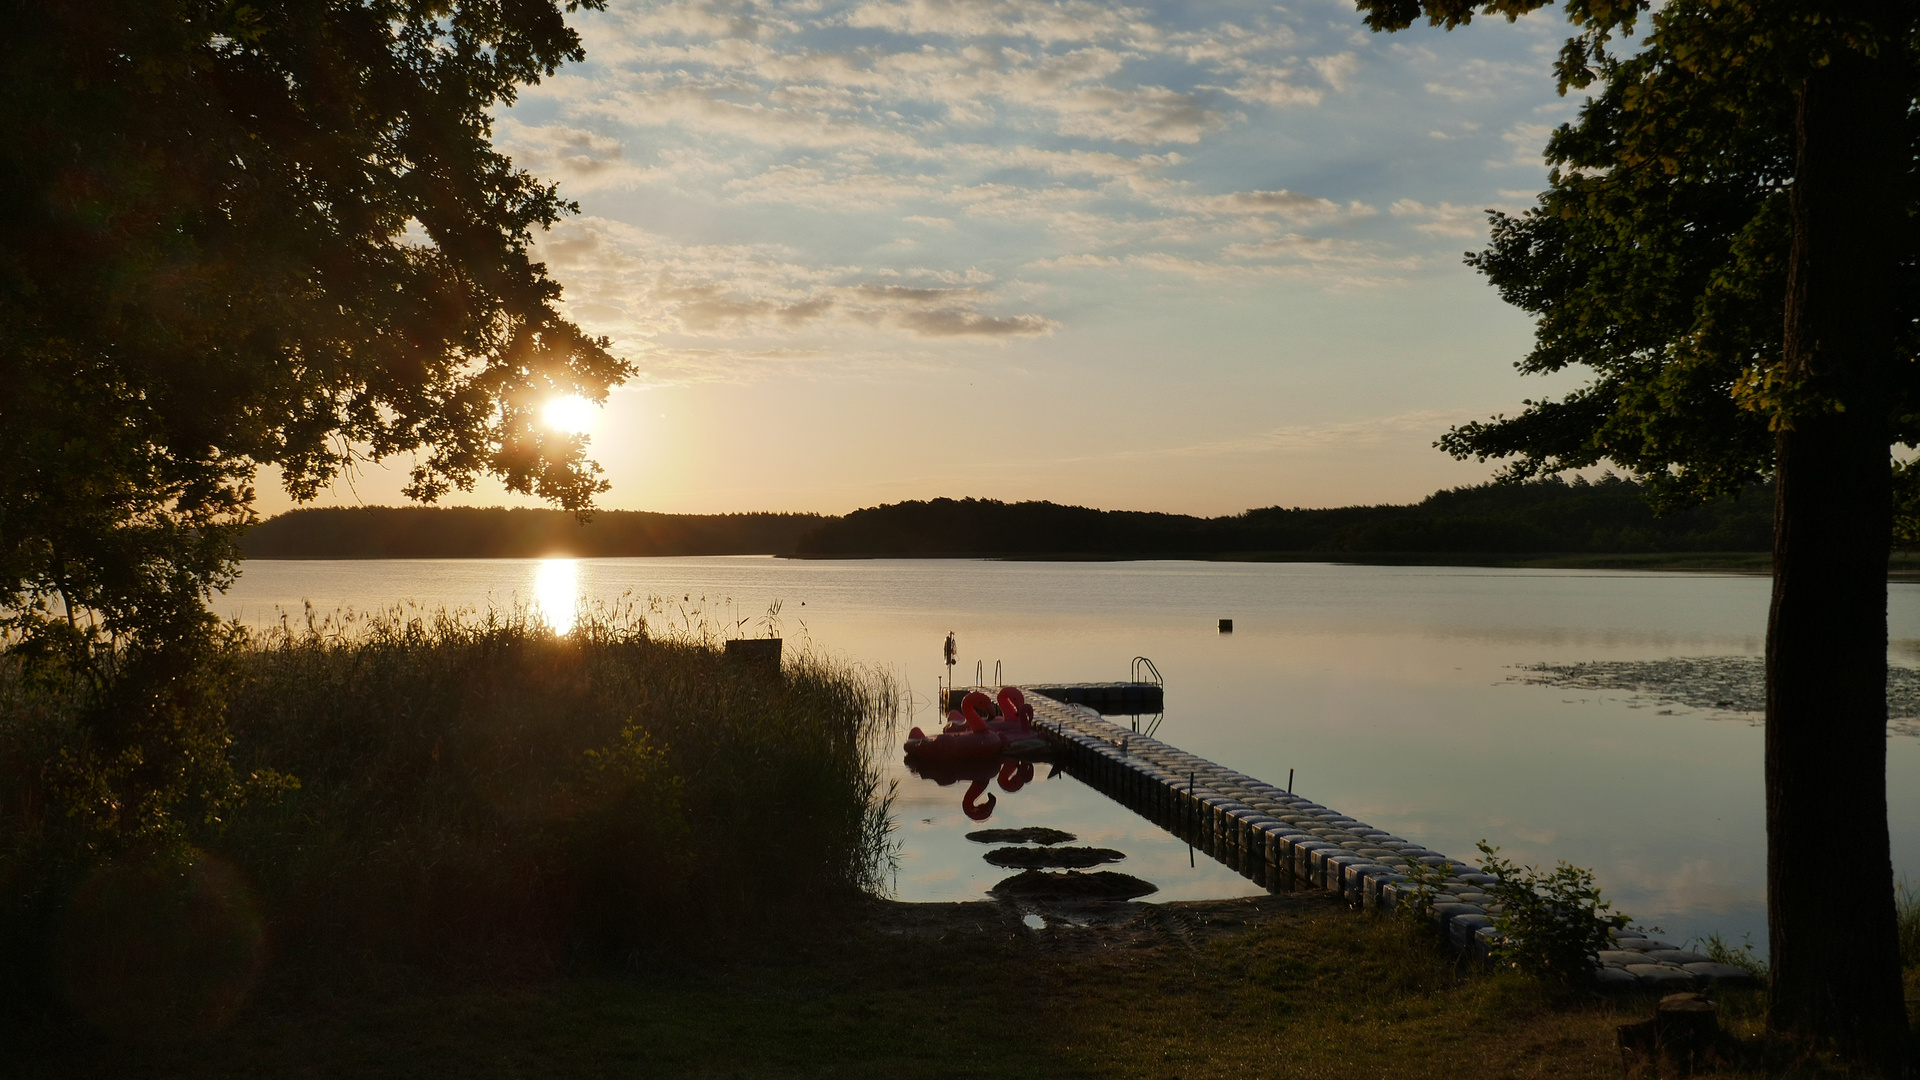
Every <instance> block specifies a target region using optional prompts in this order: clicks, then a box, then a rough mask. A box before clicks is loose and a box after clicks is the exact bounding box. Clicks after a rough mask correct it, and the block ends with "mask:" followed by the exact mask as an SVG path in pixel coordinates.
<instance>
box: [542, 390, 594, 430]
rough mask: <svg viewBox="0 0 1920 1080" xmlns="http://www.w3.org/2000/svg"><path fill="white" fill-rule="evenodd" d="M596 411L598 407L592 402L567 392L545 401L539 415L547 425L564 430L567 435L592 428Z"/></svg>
mask: <svg viewBox="0 0 1920 1080" xmlns="http://www.w3.org/2000/svg"><path fill="white" fill-rule="evenodd" d="M598 413H599V408H598V407H597V406H596V405H594V403H593V402H591V401H588V400H587V399H586V398H583V397H581V396H580V395H579V394H568V395H567V396H566V397H557V398H554V399H553V400H552V401H549V402H547V407H546V408H545V409H543V410H541V413H540V417H541V419H543V420H545V421H546V423H547V426H548V427H550V428H553V429H555V430H556V431H564V432H566V433H567V434H569V435H585V434H586V433H587V432H589V431H592V430H593V422H594V420H595V419H596V417H597V416H598Z"/></svg>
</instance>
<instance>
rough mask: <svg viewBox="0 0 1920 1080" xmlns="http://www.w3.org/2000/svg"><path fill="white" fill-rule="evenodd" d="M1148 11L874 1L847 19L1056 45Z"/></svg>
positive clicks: (983, 0) (1093, 36) (1081, 1)
mask: <svg viewBox="0 0 1920 1080" xmlns="http://www.w3.org/2000/svg"><path fill="white" fill-rule="evenodd" d="M1145 15H1146V13H1145V12H1144V11H1141V10H1139V9H1137V8H1124V7H1117V6H1109V5H1106V4H1099V3H1093V2H1090V0H1065V2H1061V3H1041V2H1035V0H869V2H867V3H863V4H860V5H859V6H858V7H856V8H854V9H853V10H852V11H851V12H849V13H848V14H847V15H846V17H845V22H846V25H848V26H854V27H860V28H864V29H874V30H888V31H892V32H893V33H896V34H902V35H937V36H940V37H949V38H1031V39H1033V40H1035V41H1039V42H1043V43H1047V44H1051V43H1054V42H1060V41H1096V40H1101V39H1106V38H1115V37H1123V36H1125V35H1126V34H1127V33H1128V31H1129V30H1130V29H1132V28H1133V27H1135V26H1137V25H1138V22H1139V20H1140V19H1142V18H1144V17H1145Z"/></svg>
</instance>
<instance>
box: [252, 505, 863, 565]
mask: <svg viewBox="0 0 1920 1080" xmlns="http://www.w3.org/2000/svg"><path fill="white" fill-rule="evenodd" d="M827 520H830V519H827V518H823V517H821V516H820V515H819V514H652V513H644V512H640V511H633V510H597V511H595V512H594V513H593V515H592V517H590V518H589V519H588V520H587V521H586V522H584V523H582V522H581V521H580V519H579V518H578V517H577V516H576V515H574V514H572V513H570V512H568V511H565V510H543V509H506V508H503V507H498V506H495V507H465V506H449V507H431V506H397V507H396V506H367V507H353V508H325V509H321V508H307V509H301V510H292V511H289V512H287V513H284V514H279V515H276V516H275V517H273V518H271V519H269V520H267V521H266V522H264V523H262V524H260V525H258V526H256V527H255V528H254V529H253V530H252V531H251V532H249V533H248V534H247V535H246V537H245V538H244V539H243V540H242V541H241V546H242V548H243V549H244V550H245V551H246V553H247V556H248V557H249V558H255V559H501V558H540V557H543V556H549V555H573V556H578V557H581V558H592V557H596V556H600V557H605V556H629V555H784V554H788V553H790V552H792V551H793V550H794V547H795V544H796V542H797V541H798V540H799V538H800V537H801V536H802V535H803V534H805V533H807V532H809V531H811V530H813V529H816V528H818V527H819V526H820V524H821V523H822V522H823V521H827Z"/></svg>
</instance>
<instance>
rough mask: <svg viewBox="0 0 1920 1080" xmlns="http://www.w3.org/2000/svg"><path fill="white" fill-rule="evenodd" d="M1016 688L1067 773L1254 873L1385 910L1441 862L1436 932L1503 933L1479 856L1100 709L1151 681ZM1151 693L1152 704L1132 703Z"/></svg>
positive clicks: (1637, 945) (1648, 964)
mask: <svg viewBox="0 0 1920 1080" xmlns="http://www.w3.org/2000/svg"><path fill="white" fill-rule="evenodd" d="M1129 688H1138V689H1136V690H1132V691H1131V692H1129ZM1021 690H1022V692H1024V693H1025V694H1026V695H1027V701H1028V702H1029V703H1030V704H1031V705H1032V706H1033V709H1034V721H1035V725H1036V726H1037V727H1039V728H1040V729H1041V732H1042V734H1043V736H1044V737H1045V738H1046V739H1047V741H1048V743H1049V744H1051V745H1052V747H1053V749H1054V750H1055V752H1056V753H1057V754H1058V755H1059V756H1060V758H1061V760H1062V763H1063V764H1064V765H1065V766H1066V768H1067V770H1068V771H1069V772H1071V773H1072V774H1073V775H1075V776H1076V777H1079V778H1080V779H1082V780H1084V781H1085V782H1086V783H1088V784H1089V785H1091V786H1092V787H1094V788H1095V789H1096V790H1098V791H1100V792H1102V793H1103V794H1105V795H1107V796H1108V797H1109V798H1112V799H1113V800H1115V801H1116V802H1119V803H1120V804H1121V805H1123V806H1126V807H1128V808H1129V809H1131V810H1133V811H1134V812H1135V813H1138V814H1140V815H1141V816H1142V817H1145V818H1147V819H1148V820H1150V821H1152V822H1154V823H1155V824H1158V825H1160V826H1161V827H1162V828H1165V829H1166V830H1167V831H1169V832H1171V833H1173V834H1175V835H1176V836H1179V837H1181V838H1182V839H1185V840H1186V841H1187V842H1189V843H1191V844H1192V845H1193V846H1194V847H1195V848H1196V849H1198V850H1200V851H1204V852H1206V853H1207V854H1208V855H1209V856H1211V857H1213V858H1214V859H1217V860H1219V861H1220V862H1222V863H1225V864H1226V865H1227V866H1229V867H1231V868H1233V869H1234V870H1236V871H1238V872H1240V873H1241V874H1243V875H1245V876H1246V877H1248V878H1250V879H1252V880H1253V881H1254V882H1255V883H1256V884H1259V885H1262V886H1264V887H1265V888H1267V889H1269V890H1271V891H1274V892H1281V891H1286V890H1292V889H1301V888H1309V889H1318V890H1322V891H1325V892H1329V893H1333V894H1335V895H1337V896H1340V897H1342V898H1344V899H1345V900H1346V901H1347V902H1348V903H1349V904H1352V905H1353V906H1355V907H1360V908H1365V909H1368V910H1378V911H1391V910H1393V909H1394V908H1396V907H1399V906H1401V905H1403V904H1406V903H1407V902H1408V901H1409V899H1410V898H1411V896H1412V893H1413V889H1412V886H1411V885H1410V884H1409V883H1408V877H1407V874H1406V870H1407V868H1408V867H1409V866H1411V865H1413V864H1421V865H1425V866H1433V867H1441V868H1443V869H1444V871H1445V873H1446V879H1445V885H1444V889H1445V891H1444V892H1441V893H1439V894H1437V895H1435V896H1434V897H1432V910H1433V917H1434V919H1435V921H1436V922H1437V923H1438V925H1439V928H1440V931H1441V933H1442V935H1443V936H1444V937H1445V938H1446V939H1447V940H1448V941H1449V942H1451V943H1452V944H1453V946H1454V947H1455V948H1456V949H1458V950H1460V951H1461V952H1462V953H1465V954H1467V955H1470V956H1473V957H1476V958H1479V959H1483V960H1484V959H1486V958H1487V957H1489V956H1490V954H1491V952H1492V949H1493V946H1494V945H1495V944H1496V942H1497V941H1498V940H1499V935H1498V932H1497V931H1496V930H1495V929H1494V925H1493V924H1494V915H1493V909H1494V904H1495V901H1494V898H1493V897H1492V896H1490V895H1489V894H1488V893H1487V892H1486V889H1485V887H1486V886H1487V885H1488V884H1491V883H1492V882H1493V881H1494V880H1495V879H1494V878H1493V877H1492V876H1491V875H1488V874H1486V873H1483V872H1481V870H1480V868H1479V867H1478V866H1476V865H1474V864H1472V863H1468V862H1463V861H1460V860H1457V859H1453V858H1449V857H1448V856H1446V855H1443V854H1441V853H1440V852H1437V851H1434V850H1432V849H1430V848H1426V847H1423V846H1421V845H1420V844H1416V843H1413V842H1411V841H1408V840H1404V839H1401V838H1400V837H1398V836H1395V835H1393V834H1392V833H1390V832H1387V831H1385V830H1382V829H1376V828H1374V827H1372V826H1371V825H1368V824H1366V823H1365V822H1362V821H1358V820H1356V819H1354V818H1351V817H1348V816H1346V815H1344V814H1341V813H1339V812H1337V811H1335V810H1332V809H1329V808H1328V807H1325V806H1322V805H1320V804H1319V803H1317V802H1314V801H1312V800H1311V799H1304V798H1301V797H1300V796H1298V795H1295V794H1293V793H1292V792H1290V791H1287V790H1284V789H1282V788H1279V787H1276V786H1274V785H1272V784H1269V783H1266V782H1264V781H1261V780H1258V779H1256V778H1254V777H1251V776H1248V775H1247V774H1245V773H1242V772H1236V771H1234V770H1233V769H1228V768H1225V767H1223V766H1220V765H1216V764H1214V763H1213V762H1211V761H1208V760H1206V759H1204V758H1200V757H1196V756H1194V755H1192V754H1189V753H1186V752H1185V751H1183V750H1180V749H1179V748H1177V747H1174V746H1171V745H1169V744H1167V743H1165V742H1162V741H1160V740H1159V739H1156V738H1153V737H1151V736H1149V735H1142V734H1140V733H1139V732H1138V731H1135V730H1133V729H1132V728H1131V727H1127V726H1122V725H1121V724H1118V723H1115V722H1114V721H1112V720H1109V719H1107V718H1106V716H1104V715H1102V713H1109V714H1120V713H1141V712H1159V711H1161V708H1162V696H1163V691H1162V688H1161V687H1160V686H1159V685H1157V684H1140V683H1085V684H1046V685H1033V686H1023V687H1021ZM1148 690H1151V691H1152V693H1151V695H1149V694H1148ZM961 692H964V691H961ZM1149 696H1150V697H1151V700H1152V704H1151V705H1150V706H1146V707H1138V708H1136V707H1135V706H1136V705H1139V704H1141V703H1144V702H1146V701H1147V700H1149ZM1075 698H1077V699H1078V701H1076V700H1074V699H1075ZM1109 703H1111V704H1109ZM1599 959H1600V963H1601V965H1602V967H1601V970H1600V972H1599V978H1600V980H1601V982H1602V984H1603V985H1611V986H1613V987H1615V988H1619V989H1652V990H1663V991H1665V990H1681V989H1693V988H1699V987H1703V986H1706V985H1709V984H1712V983H1714V982H1720V981H1750V980H1751V979H1752V975H1751V974H1750V973H1749V972H1748V971H1747V970H1746V969H1744V968H1740V967H1736V966H1734V965H1731V964H1721V963H1715V962H1714V961H1713V960H1712V959H1711V958H1709V957H1706V956H1702V955H1700V954H1699V953H1695V952H1690V951H1687V950H1684V949H1679V948H1676V947H1675V946H1673V945H1671V944H1668V943H1667V942H1664V941H1658V940H1655V939H1652V938H1649V937H1647V936H1645V935H1642V934H1639V933H1637V932H1635V931H1631V930H1623V931H1620V932H1619V933H1618V934H1616V936H1615V942H1614V948H1613V949H1611V950H1608V951H1606V952H1603V953H1601V954H1600V957H1599Z"/></svg>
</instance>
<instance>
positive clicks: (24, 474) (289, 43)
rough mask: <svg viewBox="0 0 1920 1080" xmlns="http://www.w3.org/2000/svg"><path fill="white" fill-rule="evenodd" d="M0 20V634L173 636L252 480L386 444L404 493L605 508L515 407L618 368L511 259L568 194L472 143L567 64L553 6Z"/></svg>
mask: <svg viewBox="0 0 1920 1080" xmlns="http://www.w3.org/2000/svg"><path fill="white" fill-rule="evenodd" d="M601 6H602V0H569V2H568V3H567V4H566V8H567V10H569V11H570V10H573V9H575V8H578V7H589V8H599V7H601ZM0 25H5V26H6V27H7V32H6V33H5V34H4V35H0V85H4V86H6V88H7V92H6V93H5V94H0V439H3V440H4V442H3V443H0V447H3V448H4V451H5V453H6V455H7V459H8V468H7V469H5V470H0V610H6V611H8V612H10V615H11V618H10V622H11V625H12V626H13V628H14V629H15V631H16V632H18V631H23V630H24V631H27V632H28V634H29V636H30V637H31V636H32V635H33V634H35V633H40V634H46V633H51V632H54V631H56V630H58V629H59V628H60V627H61V626H62V624H63V623H64V624H65V626H66V628H67V630H69V631H71V632H73V633H81V634H82V636H85V633H84V632H85V631H86V630H88V629H89V628H88V627H86V626H82V625H81V620H80V618H79V616H80V614H81V613H85V614H86V615H87V616H88V618H90V619H93V620H95V623H94V624H93V626H92V629H94V630H98V631H101V632H104V633H106V634H108V635H110V636H112V637H115V638H119V639H122V640H137V639H142V638H147V639H154V640H158V639H161V638H167V637H178V636H180V635H182V634H190V633H192V632H194V631H192V627H193V626H195V625H196V624H203V623H204V622H205V618H206V617H205V614H204V600H205V598H206V596H207V594H208V591H209V590H210V589H214V588H219V587H222V586H224V585H225V584H226V583H227V581H228V580H229V579H230V577H231V575H232V573H233V568H234V559H235V550H234V547H233V542H234V540H235V538H236V537H237V535H238V532H239V531H240V530H241V529H243V528H244V527H245V526H246V525H247V524H249V523H250V522H251V521H252V520H253V514H252V510H251V502H252V498H253V488H252V484H253V481H254V477H255V474H256V471H257V470H258V469H259V468H260V467H261V466H268V465H270V466H274V467H277V469H278V470H279V474H280V476H281V478H282V479H283V482H284V483H285V485H286V487H287V490H288V491H289V492H290V493H291V494H293V495H294V496H295V497H296V498H302V499H304V498H309V497H311V496H313V495H314V494H316V493H317V492H318V491H319V490H320V489H321V488H322V487H324V486H325V485H326V484H328V483H329V482H330V481H332V480H333V479H334V478H335V477H337V476H339V475H340V474H341V472H342V470H343V469H350V468H351V467H352V466H353V465H354V463H355V462H356V461H357V460H360V459H363V458H365V457H371V458H375V459H378V458H387V457H392V456H395V455H405V456H410V457H411V458H412V459H413V461H414V465H413V470H412V478H411V483H410V485H409V487H408V489H407V492H408V494H409V495H410V496H412V497H415V498H419V499H423V500H427V501H431V500H433V499H435V498H437V497H438V496H440V495H442V494H444V493H446V492H447V491H448V490H450V489H452V488H463V489H464V488H468V487H470V486H471V485H472V484H473V482H474V480H475V479H476V478H477V477H479V476H480V475H482V474H488V473H490V474H493V475H496V476H498V477H500V478H501V479H502V480H503V481H504V482H505V484H506V486H507V487H508V488H509V489H511V490H514V491H518V492H523V493H530V494H535V495H538V496H541V497H544V498H546V499H549V500H552V501H554V502H556V503H558V504H560V505H562V506H564V507H567V508H570V509H576V510H578V509H584V508H586V507H588V506H589V505H590V504H591V500H592V497H593V495H594V494H595V493H596V492H598V491H601V490H604V488H605V483H604V481H603V480H601V479H600V477H599V475H598V472H599V470H598V467H597V466H595V465H593V464H592V463H591V462H589V461H587V460H586V459H585V458H584V455H583V451H584V442H583V440H581V439H580V438H579V437H577V436H573V435H569V434H566V433H562V432H558V431H554V430H550V429H547V428H544V427H542V426H541V425H540V424H539V423H538V422H537V419H538V409H539V407H540V406H541V404H542V403H543V402H544V401H545V400H547V399H549V398H550V397H552V396H554V395H556V394H569V393H571V394H580V395H583V396H586V397H588V398H592V399H596V400H598V399H602V398H604V395H605V393H606V391H607V389H608V387H609V386H611V385H613V384H614V383H617V382H618V381H620V380H621V379H622V378H624V377H625V376H626V375H627V374H628V368H627V366H626V365H625V364H624V363H623V362H621V361H619V360H617V359H615V358H614V357H613V356H611V355H610V354H609V353H608V351H607V342H606V341H605V340H604V339H601V340H595V339H592V338H589V337H588V336H587V335H585V334H584V333H582V332H581V330H580V329H579V328H578V327H576V326H575V325H573V324H572V323H571V322H569V321H567V320H566V319H565V318H563V317H562V316H561V315H560V313H559V311H558V308H557V306H556V305H557V302H558V300H559V298H560V286H559V285H558V284H557V283H556V282H554V281H553V280H552V279H551V278H549V277H548V276H547V273H546V270H545V268H544V266H542V265H541V264H539V263H536V262H534V261H533V260H532V258H531V255H530V253H529V249H530V244H531V242H532V239H533V236H534V233H535V231H536V230H538V229H542V228H544V227H546V226H548V225H550V224H552V223H553V222H554V221H555V220H557V219H558V218H559V217H560V216H561V215H562V214H564V213H567V212H569V211H571V210H573V209H575V208H574V207H572V206H571V205H570V204H568V203H566V202H565V201H563V200H562V199H561V198H560V196H559V194H558V193H557V191H556V190H555V188H554V186H553V185H551V184H547V183H543V182H541V181H540V180H538V179H536V178H534V177H533V176H531V175H529V174H527V173H526V172H524V171H522V170H519V169H516V168H515V167H514V166H513V163H512V162H511V161H510V160H509V159H508V158H507V157H505V156H504V155H502V154H500V153H499V152H497V151H496V150H494V149H493V147H492V146H491V144H490V141H489V137H490V134H491V119H490V110H492V109H493V108H495V107H496V106H499V105H502V104H506V103H510V102H512V101H513V99H514V94H515V88H516V86H519V85H523V84H529V83H534V82H537V81H538V80H539V79H540V78H542V77H543V76H546V75H550V74H552V73H553V72H554V71H555V70H556V69H557V68H558V66H559V65H560V64H561V63H563V62H565V61H567V60H572V59H578V58H579V57H580V56H581V55H582V54H581V48H580V42H579V38H578V36H577V35H576V34H575V33H574V32H573V31H572V30H571V29H569V28H568V26H567V25H566V23H565V20H564V17H563V13H562V11H561V9H560V6H559V4H557V3H555V2H553V0H256V2H251V3H238V2H231V0H0ZM62 614H64V615H67V616H69V619H60V618H56V617H55V616H59V615H62Z"/></svg>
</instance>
